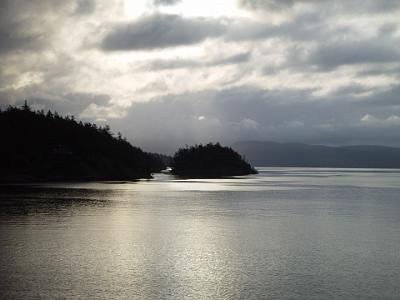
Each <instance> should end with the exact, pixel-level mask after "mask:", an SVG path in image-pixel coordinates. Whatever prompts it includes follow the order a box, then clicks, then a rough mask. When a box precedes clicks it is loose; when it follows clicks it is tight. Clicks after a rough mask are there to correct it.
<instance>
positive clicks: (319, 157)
mask: <svg viewBox="0 0 400 300" xmlns="http://www.w3.org/2000/svg"><path fill="white" fill-rule="evenodd" d="M232 148H233V149H234V150H236V151H237V152H239V153H240V154H242V155H243V156H244V157H245V158H246V159H247V160H248V161H249V162H250V163H251V164H252V165H255V166H273V167H331V168H400V148H394V147H386V146H373V145H371V146H363V145H359V146H337V147H336V146H322V145H307V144H301V143H276V142H262V141H241V142H237V143H234V144H233V145H232Z"/></svg>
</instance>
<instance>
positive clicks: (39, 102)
mask: <svg viewBox="0 0 400 300" xmlns="http://www.w3.org/2000/svg"><path fill="white" fill-rule="evenodd" d="M24 100H27V102H28V104H29V105H30V106H32V107H33V108H35V109H38V110H41V109H43V110H45V111H47V110H52V111H54V110H55V111H57V112H59V113H61V114H63V115H67V114H68V115H74V116H78V115H79V114H80V113H81V112H82V111H83V110H84V109H85V108H86V107H88V106H89V105H90V104H92V103H94V104H97V105H107V104H108V103H109V101H110V96H109V95H104V94H92V93H68V94H65V95H62V96H59V97H58V99H53V98H40V97H32V98H27V99H24ZM22 104H23V99H20V100H19V101H17V102H16V103H15V105H17V106H19V105H22Z"/></svg>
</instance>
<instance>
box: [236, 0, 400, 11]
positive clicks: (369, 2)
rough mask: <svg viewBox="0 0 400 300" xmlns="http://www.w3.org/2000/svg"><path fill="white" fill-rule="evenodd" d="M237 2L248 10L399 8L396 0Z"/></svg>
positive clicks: (274, 0) (366, 9)
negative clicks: (303, 7) (310, 7)
mask: <svg viewBox="0 0 400 300" xmlns="http://www.w3.org/2000/svg"><path fill="white" fill-rule="evenodd" d="M239 4H240V5H241V6H242V7H243V8H245V9H249V10H259V11H279V10H283V9H292V8H293V7H295V6H298V5H310V6H313V7H318V8H319V9H320V10H321V9H324V8H325V9H330V10H335V11H337V12H341V13H343V12H347V13H355V14H358V13H360V12H361V13H366V12H368V13H382V12H392V11H393V10H397V9H399V8H400V3H399V2H398V1H397V0H380V1H376V0H351V1H348V0H336V1H329V0H240V1H239Z"/></svg>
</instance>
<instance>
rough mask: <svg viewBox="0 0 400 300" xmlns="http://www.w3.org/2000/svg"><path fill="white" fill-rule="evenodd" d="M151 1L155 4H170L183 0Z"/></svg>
mask: <svg viewBox="0 0 400 300" xmlns="http://www.w3.org/2000/svg"><path fill="white" fill-rule="evenodd" d="M151 2H152V4H153V5H154V6H169V5H175V4H177V3H179V2H182V0H152V1H151Z"/></svg>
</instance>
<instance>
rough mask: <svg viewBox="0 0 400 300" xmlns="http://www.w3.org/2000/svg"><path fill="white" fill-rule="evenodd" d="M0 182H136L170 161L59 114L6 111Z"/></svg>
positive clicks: (0, 129) (1, 121) (1, 116)
mask: <svg viewBox="0 0 400 300" xmlns="http://www.w3.org/2000/svg"><path fill="white" fill-rule="evenodd" d="M0 133H1V140H2V146H1V147H0V155H1V157H2V163H1V165H0V182H35V181H87V180H135V179H139V178H150V177H151V174H152V173H153V172H158V171H160V170H162V169H164V168H165V167H166V165H165V160H166V159H167V158H168V157H166V156H163V155H161V154H153V153H147V152H144V151H142V150H141V149H140V148H137V147H134V146H132V145H131V144H130V143H129V142H128V141H127V140H126V139H124V138H123V137H122V136H121V134H120V133H118V135H114V134H113V133H112V132H111V131H110V127H109V126H107V125H105V126H97V125H96V124H92V123H87V122H85V123H83V122H81V121H76V120H75V119H74V117H71V116H66V117H63V116H60V115H59V114H58V113H57V112H51V111H48V112H47V113H45V112H44V111H33V110H32V109H31V108H30V107H29V106H28V105H27V104H26V103H25V105H24V106H23V107H22V108H18V107H11V106H10V107H9V108H8V109H6V110H4V111H0Z"/></svg>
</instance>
